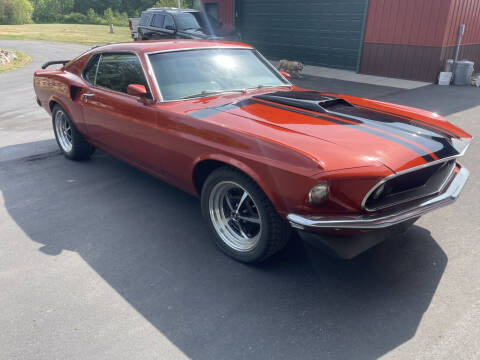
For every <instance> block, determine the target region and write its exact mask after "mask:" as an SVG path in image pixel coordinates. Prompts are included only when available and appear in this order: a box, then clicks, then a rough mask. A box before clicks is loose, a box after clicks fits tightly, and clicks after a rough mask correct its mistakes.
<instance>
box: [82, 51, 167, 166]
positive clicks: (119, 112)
mask: <svg viewBox="0 0 480 360" xmlns="http://www.w3.org/2000/svg"><path fill="white" fill-rule="evenodd" d="M83 75H84V79H85V80H86V81H87V82H88V83H89V84H90V86H89V87H88V88H87V89H86V91H84V92H83V93H82V95H81V100H80V101H81V103H82V108H83V117H84V121H85V125H86V128H87V132H88V134H89V137H90V138H91V139H92V140H93V141H94V142H95V143H96V144H98V146H99V147H101V148H103V149H105V150H106V151H109V152H111V153H113V154H115V155H117V156H119V157H122V158H124V159H126V160H130V161H131V162H134V163H136V164H137V165H139V166H142V167H144V168H149V169H151V170H153V171H156V172H157V171H160V168H161V167H160V164H159V163H158V158H157V157H156V156H155V152H156V149H157V147H156V142H155V129H156V125H157V118H156V116H157V114H156V111H155V109H154V108H153V106H152V103H151V102H150V101H149V98H150V99H151V92H150V90H149V85H148V82H147V80H146V77H145V73H144V70H143V67H142V64H141V62H140V60H139V58H138V56H137V55H136V54H133V53H102V54H100V55H97V56H96V59H92V61H91V62H89V64H88V65H87V67H86V69H85V71H84V74H83ZM129 84H140V85H144V86H145V88H146V89H147V99H144V100H142V99H140V98H139V97H136V96H132V95H128V94H127V86H128V85H129Z"/></svg>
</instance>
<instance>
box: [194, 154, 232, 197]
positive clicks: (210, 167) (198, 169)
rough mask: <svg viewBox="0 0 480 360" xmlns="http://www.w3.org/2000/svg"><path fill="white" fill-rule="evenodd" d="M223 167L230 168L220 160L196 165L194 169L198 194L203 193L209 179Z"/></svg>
mask: <svg viewBox="0 0 480 360" xmlns="http://www.w3.org/2000/svg"><path fill="white" fill-rule="evenodd" d="M222 166H230V165H229V164H227V163H224V162H222V161H218V160H203V161H201V162H199V163H198V164H197V165H195V169H193V183H194V185H195V189H196V190H197V193H198V194H201V193H202V187H203V184H204V183H205V180H207V177H208V176H209V175H210V174H211V173H212V172H213V171H214V170H216V169H218V168H219V167H222Z"/></svg>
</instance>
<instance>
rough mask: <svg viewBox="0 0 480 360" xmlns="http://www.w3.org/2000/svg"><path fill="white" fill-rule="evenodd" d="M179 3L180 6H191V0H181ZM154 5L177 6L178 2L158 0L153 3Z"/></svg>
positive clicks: (175, 0) (174, 0)
mask: <svg viewBox="0 0 480 360" xmlns="http://www.w3.org/2000/svg"><path fill="white" fill-rule="evenodd" d="M180 4H181V6H182V8H191V7H193V1H192V0H181V1H180ZM153 6H154V7H177V6H178V2H177V0H158V1H157V2H156V3H155V4H154V5H153Z"/></svg>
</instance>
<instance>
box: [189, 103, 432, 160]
mask: <svg viewBox="0 0 480 360" xmlns="http://www.w3.org/2000/svg"><path fill="white" fill-rule="evenodd" d="M252 104H259V105H264V106H269V107H273V108H277V109H281V110H285V111H289V112H294V113H297V114H301V115H306V116H310V117H314V118H317V119H320V120H324V121H327V122H330V123H335V124H339V125H345V126H349V127H352V128H354V129H356V130H359V131H362V132H365V133H369V134H371V135H375V136H379V137H381V138H383V139H387V140H389V141H392V142H395V143H397V144H399V145H402V146H404V147H406V148H408V149H410V150H412V151H414V152H415V153H417V154H418V155H419V156H420V157H422V158H423V159H424V160H425V161H426V162H431V161H434V160H435V159H434V158H433V157H432V156H431V154H429V153H428V152H426V151H425V150H424V149H422V148H420V147H418V146H416V145H415V144H412V143H409V142H407V141H404V140H402V139H399V138H396V137H394V136H391V135H388V134H385V133H383V132H381V131H376V130H375V129H370V128H366V127H361V126H358V124H361V122H360V121H358V120H357V121H355V120H350V119H349V120H348V121H344V120H342V119H341V118H338V119H332V118H329V117H324V116H321V115H320V114H313V113H311V112H307V111H303V110H301V109H298V108H297V109H295V108H292V107H287V106H283V105H280V104H274V103H271V102H266V101H262V100H256V99H253V98H252V99H246V100H242V101H239V102H236V103H227V104H225V105H220V106H215V107H211V108H205V109H201V110H197V111H193V112H191V113H189V114H188V115H189V116H191V117H193V118H196V119H205V118H208V117H210V116H212V115H217V114H220V113H222V112H228V111H230V110H232V109H235V108H241V107H243V106H247V105H252ZM351 122H354V123H355V124H352V123H351Z"/></svg>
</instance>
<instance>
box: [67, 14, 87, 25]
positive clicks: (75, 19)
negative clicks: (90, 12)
mask: <svg viewBox="0 0 480 360" xmlns="http://www.w3.org/2000/svg"><path fill="white" fill-rule="evenodd" d="M62 20H63V21H62V22H63V23H65V24H88V23H89V22H88V17H87V15H85V14H82V13H77V12H72V13H70V14H68V15H63V19H62Z"/></svg>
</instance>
